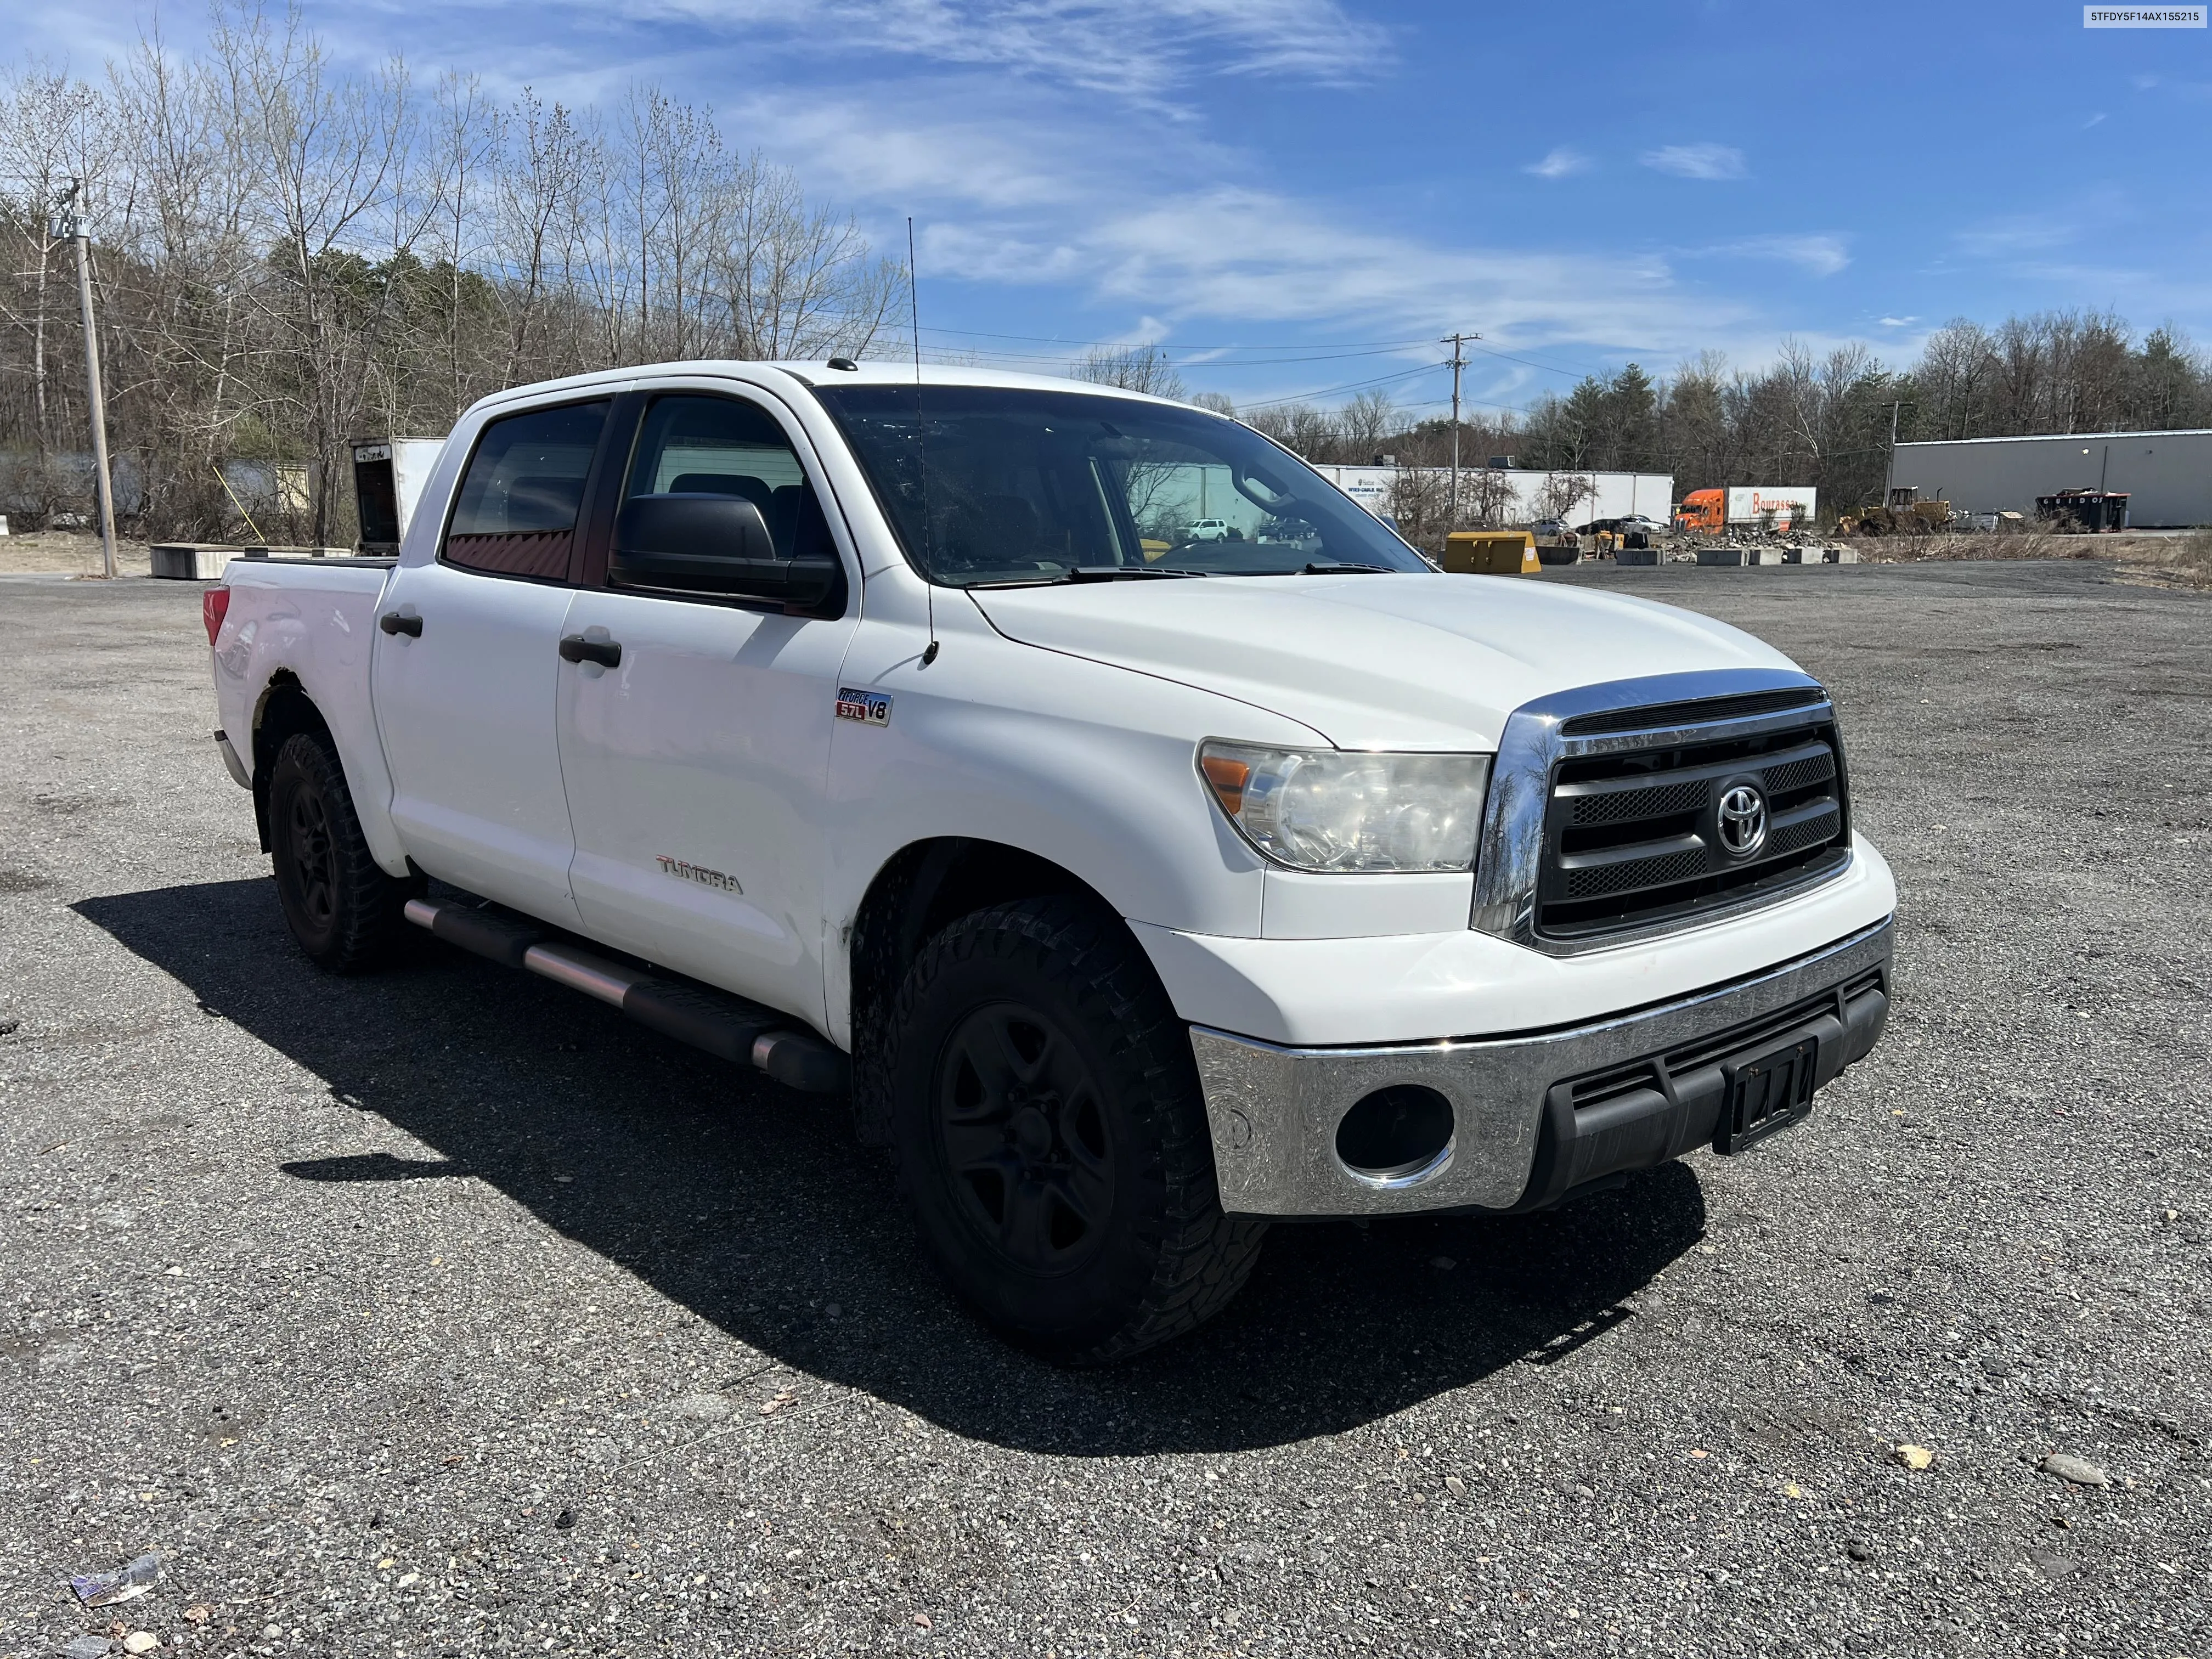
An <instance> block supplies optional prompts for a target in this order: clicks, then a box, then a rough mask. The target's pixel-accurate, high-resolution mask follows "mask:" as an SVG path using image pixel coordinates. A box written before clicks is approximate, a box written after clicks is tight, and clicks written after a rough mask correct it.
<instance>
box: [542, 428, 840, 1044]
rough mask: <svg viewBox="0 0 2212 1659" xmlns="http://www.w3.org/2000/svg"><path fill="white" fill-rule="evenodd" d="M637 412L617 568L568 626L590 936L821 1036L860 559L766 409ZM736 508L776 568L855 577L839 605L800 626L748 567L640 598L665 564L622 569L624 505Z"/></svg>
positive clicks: (586, 597)
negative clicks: (837, 777)
mask: <svg viewBox="0 0 2212 1659" xmlns="http://www.w3.org/2000/svg"><path fill="white" fill-rule="evenodd" d="M641 404H642V407H641V409H636V410H635V412H634V413H633V415H632V418H633V419H635V422H636V424H635V428H634V429H635V434H636V436H635V442H634V444H632V445H629V446H628V447H627V448H628V456H629V459H628V465H627V468H626V470H625V471H624V473H623V483H622V486H621V495H620V497H619V499H618V501H617V506H616V508H615V512H614V515H613V528H612V530H611V543H612V546H611V557H610V556H608V550H602V551H601V553H600V554H599V556H598V558H597V559H596V561H595V562H596V565H597V568H596V569H587V571H586V575H585V579H584V580H583V582H582V584H581V585H580V589H579V591H578V592H577V593H576V595H575V597H574V601H573V602H572V604H571V605H570V606H569V609H568V620H567V622H566V623H565V624H564V625H563V629H562V633H563V635H564V636H565V637H566V638H567V639H568V641H570V642H571V643H570V644H569V646H568V653H569V654H570V656H571V659H570V660H566V661H564V662H563V664H562V668H561V673H560V690H559V695H558V699H557V702H558V709H559V716H558V730H559V743H560V752H561V768H562V775H564V777H565V778H566V779H567V782H568V818H569V822H570V823H571V824H572V825H573V826H574V834H575V856H574V862H573V864H572V865H571V866H570V885H571V887H572V889H573V890H574V893H575V896H576V906H577V908H578V910H579V911H580V913H581V915H582V917H583V921H584V926H585V929H586V932H588V933H591V934H592V936H593V937H594V938H597V939H604V940H605V941H606V942H608V943H609V944H611V945H617V946H619V947H621V948H622V949H624V950H627V951H634V952H635V953H636V954H637V955H639V956H641V957H646V958H647V960H649V961H652V962H656V963H665V964H666V965H668V966H669V967H671V968H675V969H679V970H681V971H682V972H684V973H687V974H690V975H695V976H696V977H698V978H700V979H703V980H705V981H708V983H710V984H714V985H719V986H720V987H723V988H725V989H726V990H730V991H734V992H737V993H738V994H741V995H744V996H748V997H751V998H754V999H756V1000H759V1001H762V1002H765V1003H767V1004H769V1006H772V1007H775V1008H779V1009H781V1010H783V1011H784V1012H789V1013H794V1014H797V1015H799V1016H800V1017H801V1018H805V1019H806V1020H808V1021H809V1022H810V1023H811V1024H816V1025H817V1026H818V1025H820V1024H822V1023H823V971H822V950H823V937H822V934H823V924H822V910H823V902H822V884H823V858H824V854H823V848H824V845H825V838H824V836H823V830H822V827H821V813H822V807H823V789H824V785H825V782H826V779H827V775H828V769H829V732H830V722H831V720H832V719H833V718H834V714H835V708H836V694H837V671H838V668H839V666H840V665H841V664H842V662H843V660H844V655H845V647H846V645H847V643H848V641H849V640H850V639H851V637H852V631H853V628H854V621H855V617H854V616H850V615H848V614H847V612H848V611H853V612H857V611H858V606H857V605H851V604H849V603H848V597H847V596H848V594H849V593H851V592H854V591H856V590H855V589H854V587H853V586H848V581H847V580H843V579H842V578H843V576H844V575H846V574H856V573H857V570H858V565H857V563H851V564H849V565H848V564H845V563H844V562H842V558H841V555H840V552H839V550H838V549H837V547H836V544H835V543H834V541H833V539H832V538H831V533H830V531H829V524H828V521H827V520H826V518H825V516H824V514H823V511H822V506H821V501H822V497H821V495H820V494H819V491H820V490H821V489H822V485H821V483H820V481H819V473H818V471H817V469H815V467H814V466H813V465H812V462H811V454H810V453H809V452H807V451H806V450H805V448H803V447H802V444H803V441H802V440H799V439H797V438H796V437H795V435H794V433H795V428H794V427H792V426H789V425H787V422H785V420H784V418H783V416H781V413H780V412H779V411H778V410H775V408H774V407H773V406H772V405H771V404H769V403H768V402H767V401H766V400H765V399H764V398H747V397H739V396H734V395H730V394H727V393H724V392H706V391H698V390H692V389H688V388H671V389H666V390H663V391H659V392H654V393H653V394H652V395H650V396H649V397H647V398H644V399H641ZM732 499H734V500H737V501H744V502H749V503H750V504H751V506H752V507H755V508H757V510H758V511H759V513H760V518H761V521H763V522H764V523H765V525H766V526H767V532H768V535H769V538H771V539H772V540H773V542H774V544H775V551H776V555H777V556H778V557H779V558H781V559H785V560H798V561H805V560H808V559H814V558H819V557H823V556H826V557H828V558H829V559H832V560H839V561H840V568H841V579H840V580H838V582H837V584H836V589H837V592H836V599H835V601H834V602H825V603H823V604H822V605H818V606H817V608H816V611H815V613H814V614H805V615H793V614H787V611H786V605H785V596H783V595H781V594H777V593H771V592H769V591H767V589H766V587H764V586H763V585H762V584H761V583H760V582H759V581H758V580H757V579H756V578H752V577H748V576H747V575H746V574H744V570H743V569H742V568H738V567H736V566H732V571H731V574H728V575H726V577H724V578H721V579H716V578H714V577H712V576H710V575H698V574H687V575H686V577H685V580H689V581H692V582H694V583H695V584H696V585H694V586H690V587H687V588H686V589H684V590H683V591H676V590H673V589H669V588H659V587H653V586H645V585H642V583H643V582H645V581H650V580H654V570H653V567H652V566H650V565H649V564H647V563H646V562H643V561H641V560H639V559H636V558H629V559H626V558H625V554H624V548H623V538H624V536H625V534H626V533H627V532H625V530H624V528H623V526H624V525H625V524H628V523H632V522H635V521H636V520H637V518H638V514H637V513H634V512H631V511H629V509H631V508H634V507H638V506H639V505H640V504H641V503H642V504H644V505H645V506H647V507H653V506H665V504H667V503H671V502H673V503H677V504H678V505H685V504H689V505H691V506H696V507H711V505H712V503H713V502H714V501H716V500H720V501H729V500H732ZM702 516H711V513H709V514H706V515H702ZM625 571H628V572H629V574H628V575H625V574H624V573H625ZM640 573H642V575H641V574H640Z"/></svg>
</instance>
